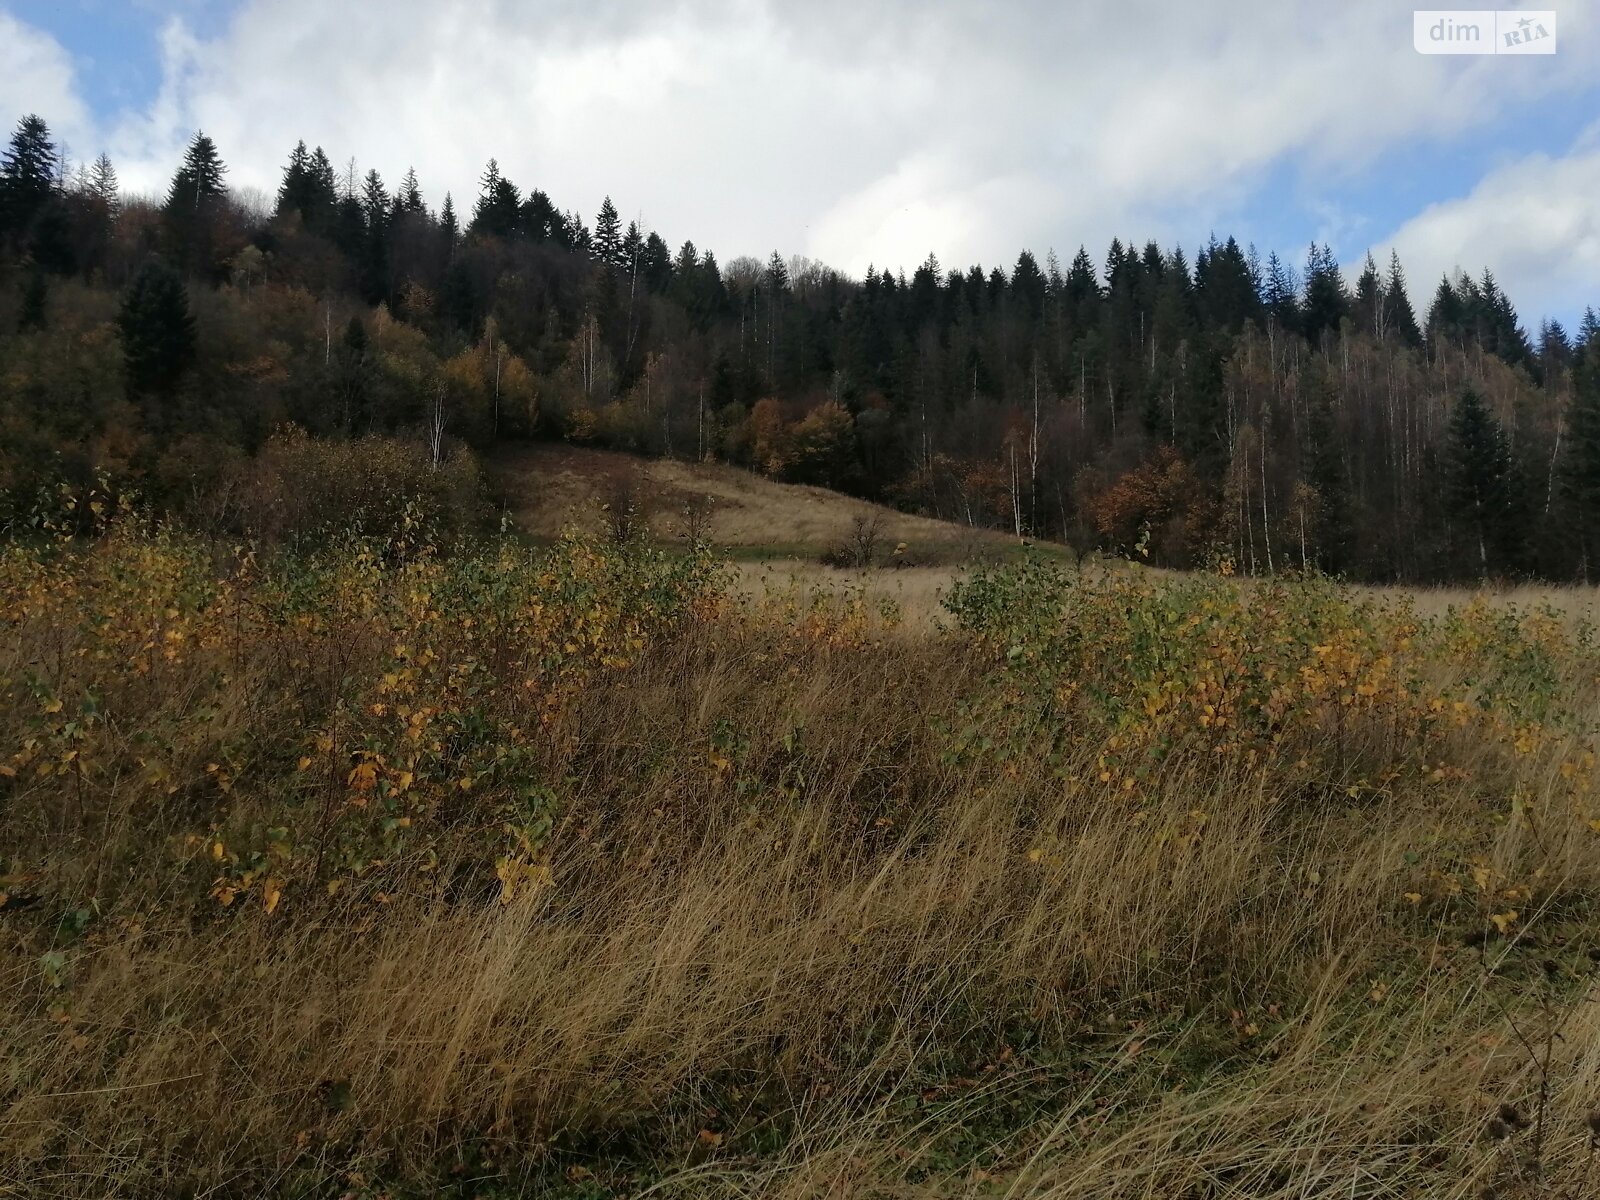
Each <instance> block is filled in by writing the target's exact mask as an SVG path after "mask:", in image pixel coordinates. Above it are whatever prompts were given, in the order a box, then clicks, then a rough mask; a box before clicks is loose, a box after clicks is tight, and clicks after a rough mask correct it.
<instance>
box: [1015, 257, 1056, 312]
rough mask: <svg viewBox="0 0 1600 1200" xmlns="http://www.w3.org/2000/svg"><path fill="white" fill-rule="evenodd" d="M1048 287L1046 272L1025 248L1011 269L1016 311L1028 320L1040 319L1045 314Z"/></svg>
mask: <svg viewBox="0 0 1600 1200" xmlns="http://www.w3.org/2000/svg"><path fill="white" fill-rule="evenodd" d="M1046 289H1047V284H1046V280H1045V277H1044V272H1042V271H1041V270H1039V264H1038V262H1037V261H1036V260H1035V259H1034V257H1033V255H1032V253H1030V252H1029V251H1027V250H1024V251H1023V252H1022V253H1021V254H1019V255H1017V265H1016V266H1015V267H1014V268H1013V269H1012V271H1011V299H1012V300H1013V301H1014V302H1015V304H1016V311H1017V312H1019V313H1021V314H1022V316H1023V317H1024V318H1025V319H1026V320H1028V321H1038V320H1039V318H1040V317H1041V316H1043V315H1044V298H1045V292H1046Z"/></svg>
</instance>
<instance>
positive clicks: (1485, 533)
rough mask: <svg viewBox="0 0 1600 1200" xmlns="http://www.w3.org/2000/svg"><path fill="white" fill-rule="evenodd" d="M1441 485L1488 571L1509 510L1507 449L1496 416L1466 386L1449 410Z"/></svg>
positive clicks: (1453, 514) (1481, 567) (1483, 568)
mask: <svg viewBox="0 0 1600 1200" xmlns="http://www.w3.org/2000/svg"><path fill="white" fill-rule="evenodd" d="M1444 485H1445V499H1446V501H1447V503H1448V504H1449V506H1450V512H1449V515H1450V517H1451V518H1452V520H1453V522H1455V523H1457V524H1458V525H1459V527H1460V528H1462V529H1463V530H1464V531H1465V534H1466V541H1467V547H1466V548H1467V550H1468V551H1469V553H1471V554H1472V555H1473V557H1475V558H1476V559H1477V563H1478V569H1479V573H1480V575H1483V576H1487V575H1488V574H1489V571H1490V567H1491V558H1490V551H1491V550H1496V549H1497V548H1498V547H1499V546H1500V545H1501V544H1502V542H1503V540H1504V538H1505V534H1506V526H1507V523H1508V518H1509V515H1510V506H1511V499H1512V496H1511V454H1510V450H1509V447H1508V445H1507V442H1506V436H1505V431H1504V430H1503V429H1502V428H1501V427H1500V422H1498V421H1497V420H1495V418H1494V414H1493V413H1491V412H1490V411H1489V408H1488V406H1487V405H1486V404H1484V402H1483V400H1482V399H1481V398H1480V397H1479V395H1478V393H1477V392H1475V391H1473V390H1471V389H1470V388H1469V389H1467V390H1466V391H1464V392H1463V393H1462V394H1461V398H1460V399H1459V400H1457V401H1456V403H1455V406H1454V407H1453V408H1452V409H1451V410H1450V424H1449V429H1448V433H1447V441H1446V446H1445V474H1444ZM1495 565H1498V559H1497V560H1496V564H1495Z"/></svg>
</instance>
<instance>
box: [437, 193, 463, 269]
mask: <svg viewBox="0 0 1600 1200" xmlns="http://www.w3.org/2000/svg"><path fill="white" fill-rule="evenodd" d="M439 233H440V234H441V235H442V236H443V238H444V249H445V257H446V258H454V257H455V256H456V244H457V243H458V242H459V241H460V240H461V224H460V222H459V221H457V220H456V202H455V199H454V197H452V196H451V195H450V193H449V192H446V193H445V194H444V207H443V208H441V209H440V210H439Z"/></svg>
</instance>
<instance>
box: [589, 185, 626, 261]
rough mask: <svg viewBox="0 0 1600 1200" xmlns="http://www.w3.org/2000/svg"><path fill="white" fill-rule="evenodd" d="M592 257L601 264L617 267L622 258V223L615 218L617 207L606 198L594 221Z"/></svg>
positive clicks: (608, 197)
mask: <svg viewBox="0 0 1600 1200" xmlns="http://www.w3.org/2000/svg"><path fill="white" fill-rule="evenodd" d="M592 245H593V247H594V256H595V257H596V258H598V259H599V260H600V261H601V262H603V263H607V264H609V265H611V266H618V265H620V263H621V256H622V222H621V221H620V220H619V219H618V217H617V206H616V205H614V204H612V203H611V197H610V196H607V197H606V198H605V200H603V201H602V202H601V204H600V212H599V213H598V214H597V215H596V216H595V219H594V240H593V243H592Z"/></svg>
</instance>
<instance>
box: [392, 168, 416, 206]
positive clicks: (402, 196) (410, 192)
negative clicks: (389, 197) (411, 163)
mask: <svg viewBox="0 0 1600 1200" xmlns="http://www.w3.org/2000/svg"><path fill="white" fill-rule="evenodd" d="M394 198H395V203H396V204H397V205H398V206H399V208H400V211H401V212H403V213H419V212H421V211H422V188H421V187H420V186H419V185H418V183H417V171H416V168H415V167H407V168H406V174H405V178H404V179H402V180H401V181H400V190H399V191H398V192H396V193H395V196H394Z"/></svg>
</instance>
